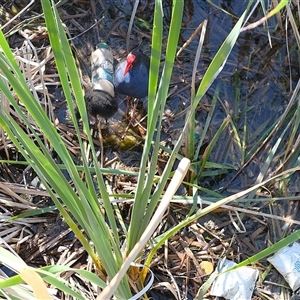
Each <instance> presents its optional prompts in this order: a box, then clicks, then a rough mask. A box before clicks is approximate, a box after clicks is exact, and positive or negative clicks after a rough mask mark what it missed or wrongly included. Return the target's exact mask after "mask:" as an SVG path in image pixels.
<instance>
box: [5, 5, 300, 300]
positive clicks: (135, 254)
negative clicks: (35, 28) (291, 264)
mask: <svg viewBox="0 0 300 300" xmlns="http://www.w3.org/2000/svg"><path fill="white" fill-rule="evenodd" d="M42 5H43V11H44V15H45V22H46V25H47V28H48V34H49V39H50V42H51V48H52V52H53V55H54V58H55V62H56V67H57V70H58V74H59V77H60V81H61V85H62V87H63V90H64V95H65V97H66V101H67V105H68V108H69V111H70V115H71V119H72V120H73V122H74V125H75V131H76V134H77V137H78V141H79V145H80V150H81V158H82V165H80V166H78V165H77V164H75V163H74V161H73V159H72V157H71V155H70V153H69V151H68V149H67V148H66V146H65V144H64V143H63V141H62V138H61V137H60V135H59V134H58V132H57V130H56V128H55V126H54V125H53V123H52V120H51V118H49V116H48V115H47V114H46V113H45V110H44V108H43V107H42V106H41V105H40V103H39V102H38V101H36V98H35V97H34V96H33V92H32V89H31V90H30V89H29V87H28V83H27V82H26V80H25V78H24V74H23V73H22V72H21V71H20V69H19V66H18V64H17V62H16V60H15V57H14V55H13V53H12V51H11V49H10V47H9V45H8V43H7V41H6V39H5V36H4V34H3V32H2V31H0V44H1V51H0V68H1V70H2V73H3V77H2V78H1V79H0V89H1V90H2V93H3V94H4V95H5V97H6V98H7V102H6V107H8V105H11V106H12V107H13V108H14V110H15V112H16V114H17V116H18V120H17V121H16V119H15V118H13V117H12V115H11V114H10V110H9V109H7V110H1V111H0V124H1V126H2V129H3V131H4V132H5V134H7V135H8V136H9V138H10V139H11V141H12V142H13V143H14V145H15V146H16V147H17V148H18V150H19V151H20V153H21V154H22V155H23V156H24V158H25V159H26V161H27V162H28V164H29V165H30V166H31V167H32V168H33V169H34V170H35V172H36V173H37V174H38V176H39V178H40V179H41V181H42V182H43V184H44V186H45V188H46V189H47V191H48V193H49V195H50V196H51V198H52V200H53V201H54V203H55V206H56V207H57V208H58V209H59V211H60V213H61V215H62V216H63V218H64V219H65V221H66V222H67V224H68V226H69V227H70V228H71V229H72V231H73V232H74V233H75V234H76V236H77V238H78V239H79V241H80V242H81V243H82V245H83V246H84V248H85V250H86V251H87V253H88V254H89V256H90V257H91V259H92V260H93V263H94V265H95V266H96V269H97V275H95V274H93V273H92V272H89V271H86V270H79V269H72V268H67V267H65V266H59V265H57V266H47V267H43V268H36V269H34V270H33V269H31V268H28V266H27V264H25V263H24V262H23V261H22V260H21V259H20V258H19V257H18V256H17V255H16V254H15V253H14V252H13V251H7V250H5V249H3V248H0V261H2V262H3V263H4V264H6V265H7V266H9V267H10V268H12V269H13V270H15V271H16V272H18V273H19V274H18V275H16V276H14V277H12V278H10V279H6V280H3V281H1V282H0V288H1V289H2V291H3V292H2V291H1V293H2V296H3V297H7V298H8V297H10V296H11V295H14V296H15V297H20V298H19V299H27V298H30V297H32V292H31V291H30V290H29V289H28V288H26V287H24V286H22V285H21V283H23V282H26V283H27V284H29V285H30V286H31V287H32V288H33V290H34V293H35V296H37V298H38V295H45V293H49V289H46V286H44V285H43V284H36V283H33V282H32V281H31V280H30V279H29V277H30V276H32V277H33V276H34V277H35V278H36V280H40V277H41V278H43V280H44V281H46V282H48V283H50V284H51V285H53V286H55V287H56V288H57V289H59V290H61V291H63V292H64V293H66V294H69V295H71V296H73V297H76V298H78V299H84V298H85V297H84V295H83V294H82V293H81V292H80V290H79V289H78V290H73V289H72V288H71V287H70V286H69V285H68V284H67V283H66V282H65V281H63V280H62V279H61V278H59V276H58V275H59V274H61V273H62V272H67V271H72V272H76V273H77V274H79V276H81V277H82V278H83V279H85V280H87V281H89V282H92V283H93V284H95V285H96V286H97V287H100V288H101V289H103V292H102V293H100V294H99V299H100V298H101V297H102V298H109V297H110V296H111V295H112V294H114V296H115V297H116V298H118V299H129V298H130V297H131V296H132V290H142V287H143V285H144V284H145V278H146V275H147V273H148V267H149V266H150V264H151V261H152V259H153V257H154V255H155V253H156V252H157V250H158V249H159V248H160V247H161V245H163V244H164V243H165V242H166V240H168V238H170V237H171V236H173V235H174V234H176V233H177V232H178V231H179V230H181V229H182V228H183V227H185V226H187V225H189V224H191V223H192V222H194V221H195V220H197V219H198V218H200V217H202V216H204V215H205V214H208V213H209V212H212V211H213V210H215V209H216V208H219V207H221V206H223V205H225V204H228V203H229V202H232V201H235V200H239V199H241V198H243V197H245V196H246V195H249V196H248V197H249V198H253V196H254V194H253V193H254V192H255V191H256V190H257V189H258V188H259V187H260V186H264V185H265V184H267V183H269V182H271V181H273V180H278V179H282V178H284V177H283V176H286V175H289V174H291V173H293V172H296V171H299V167H295V168H291V169H288V170H285V171H284V172H282V173H280V174H279V171H281V170H282V168H283V167H282V166H280V167H278V169H277V170H276V171H277V173H278V174H276V175H274V176H273V177H272V178H268V179H267V180H264V177H265V175H266V170H267V169H268V167H269V166H270V161H272V159H273V157H274V154H275V153H276V151H278V149H279V146H280V141H281V140H280V139H279V140H278V143H275V144H274V146H273V148H272V151H271V153H270V154H269V156H268V159H267V161H266V163H265V165H264V166H263V168H262V173H261V175H260V176H259V177H258V178H257V181H256V183H255V184H254V185H253V186H252V187H251V188H249V189H246V190H244V191H241V192H239V193H236V194H234V195H231V196H229V197H226V198H223V199H220V197H222V196H221V195H220V194H218V195H216V193H211V194H212V195H213V200H212V201H211V202H207V203H209V204H210V205H209V206H207V207H206V208H204V209H202V210H197V211H195V209H196V207H197V205H198V204H199V190H200V189H199V187H198V182H199V180H200V179H201V176H203V174H204V172H205V169H206V168H207V166H208V165H209V158H210V155H211V153H212V150H213V148H214V147H215V145H216V143H217V141H218V140H219V138H220V136H221V134H222V133H223V132H224V131H225V130H226V129H227V128H229V127H230V126H231V128H232V129H233V131H234V133H235V135H236V137H237V138H238V131H237V130H236V127H235V124H234V122H233V121H232V119H231V117H230V116H227V117H226V118H225V119H224V121H223V123H222V125H221V126H220V128H219V129H218V131H217V132H216V134H215V135H214V137H213V138H212V140H211V141H210V142H209V144H208V146H207V147H206V150H205V152H204V154H203V159H202V161H201V162H198V157H199V152H200V148H201V147H202V145H203V141H204V139H205V136H206V133H207V131H208V128H209V126H210V122H211V119H212V114H213V112H214V108H215V105H216V103H217V100H218V90H217V91H216V93H215V97H214V99H213V102H212V106H211V108H210V112H209V114H208V118H207V120H206V123H205V125H204V130H203V133H202V134H201V136H200V137H199V138H196V137H195V111H196V107H197V106H198V105H199V103H200V101H201V99H202V97H203V96H204V95H205V94H206V92H207V90H208V88H209V87H210V86H211V84H212V83H213V81H214V80H215V78H216V77H217V76H218V74H219V73H220V72H221V70H222V67H223V66H224V64H225V63H226V60H227V58H228V56H229V54H230V53H231V50H232V48H233V47H234V45H235V43H236V40H237V38H238V37H239V34H240V32H241V30H242V28H243V26H244V24H245V22H246V19H247V18H248V17H249V15H250V13H249V12H250V8H251V5H252V1H250V2H249V5H248V7H247V9H246V11H245V12H244V13H243V15H242V16H241V17H240V19H239V20H238V22H237V23H236V25H235V27H234V28H233V30H232V31H231V32H230V34H229V35H228V37H227V38H226V40H225V41H224V43H223V44H222V46H221V47H220V49H219V51H218V52H217V54H216V55H215V57H214V59H213V60H212V62H211V63H210V65H209V67H208V69H207V71H206V72H205V75H204V76H203V79H202V81H201V83H200V86H199V87H198V89H197V91H196V90H195V87H194V84H193V85H192V93H191V94H192V99H191V100H192V101H191V107H190V110H189V113H188V114H187V117H186V125H185V127H184V128H183V130H182V134H181V135H180V137H179V138H178V141H177V142H176V144H175V146H174V148H173V150H172V151H171V153H170V157H169V160H168V162H167V164H166V166H165V169H164V171H163V174H162V175H161V176H160V177H159V178H158V179H157V178H156V177H155V175H156V165H157V161H158V153H159V150H160V148H161V146H160V133H161V132H160V125H161V122H162V117H163V115H162V112H163V111H164V107H165V104H166V99H167V93H168V89H169V84H170V78H171V74H172V70H173V65H174V59H175V55H176V51H177V45H178V37H179V33H180V29H181V22H179V21H178V20H181V19H182V15H183V2H182V1H175V2H174V5H173V8H172V9H173V11H172V20H171V23H170V29H169V35H168V40H167V49H166V53H165V54H164V55H165V63H164V67H163V72H162V75H161V78H160V79H159V76H158V73H159V67H160V62H161V56H162V48H163V47H162V43H163V8H162V3H161V2H160V1H156V2H155V11H154V21H153V38H152V45H151V68H150V80H149V99H148V126H147V136H146V140H145V144H144V150H143V156H142V160H141V164H140V171H139V174H138V185H137V189H136V191H135V194H134V202H133V208H132V214H131V219H130V225H129V228H126V226H125V225H124V221H123V220H122V218H121V216H120V214H119V211H118V207H117V206H116V205H114V204H112V203H111V202H112V201H111V195H110V194H109V192H108V190H107V186H106V184H105V180H104V176H103V169H102V168H100V167H99V165H98V159H97V155H96V150H95V148H94V145H93V140H92V137H91V136H90V135H89V134H88V133H89V132H90V128H89V123H88V118H87V114H86V109H85V103H84V99H83V93H82V89H81V84H80V80H79V76H78V72H77V67H76V64H75V61H74V58H73V55H72V51H71V49H70V46H69V43H68V40H67V38H66V34H65V30H64V27H63V25H62V23H61V20H60V18H59V14H58V12H57V10H56V7H55V5H54V2H52V5H50V3H49V2H48V1H42ZM284 5H286V3H284V1H282V2H281V3H280V5H278V7H277V11H279V10H280V9H282V8H283V7H284ZM274 12H276V10H274V11H273V13H274ZM204 28H205V26H204ZM204 34H205V31H203V35H204ZM203 35H202V36H201V39H202V40H200V41H199V45H200V46H199V48H198V53H197V57H198V58H199V56H200V52H201V44H202V42H203ZM62 49H63V51H62ZM196 69H197V60H196V62H195V66H194V70H196ZM194 76H195V72H194ZM8 83H9V86H10V87H11V88H12V90H13V92H14V93H15V95H16V96H17V97H18V99H19V100H20V103H21V105H22V106H23V107H25V112H24V110H23V109H21V108H20V105H19V103H18V102H17V101H16V100H15V97H14V96H13V95H12V91H11V89H10V88H9V86H8ZM297 92H298V89H297V91H295V94H294V96H293V97H292V98H291V102H290V105H289V106H288V107H287V108H286V111H285V113H284V115H283V116H282V117H281V118H280V120H279V122H278V123H277V124H274V127H272V130H271V131H270V132H267V133H266V137H265V139H264V141H268V139H269V138H271V137H278V135H277V134H278V132H279V128H280V129H281V131H280V132H281V133H280V135H279V138H282V137H283V136H284V134H286V132H288V131H290V132H291V135H290V136H291V138H290V140H289V143H288V147H287V150H286V152H284V162H290V163H291V166H295V163H296V162H297V153H298V152H297V151H296V154H294V153H295V152H293V151H292V150H293V149H297V145H298V142H299V141H298V140H297V139H296V136H297V135H296V133H297V132H298V124H299V122H298V121H299V109H297V108H296V109H295V102H296V95H297ZM73 97H75V99H76V103H77V107H78V110H79V112H80V115H81V118H82V122H83V128H84V131H85V132H86V133H87V139H88V142H89V145H90V149H91V152H90V153H87V151H86V147H85V143H84V141H83V140H82V138H81V131H80V129H79V126H78V124H77V121H76V117H75V111H74V108H73ZM28 116H29V117H28ZM31 120H34V125H33V122H31ZM20 123H23V124H25V126H26V128H27V130H28V133H29V134H28V133H27V132H24V128H23V127H21V126H20ZM37 128H38V129H39V130H38V131H37ZM4 132H3V134H4ZM40 132H43V136H44V137H43V138H41V135H40ZM184 138H185V156H186V158H184V159H182V163H181V164H179V166H178V168H177V171H176V172H175V173H174V177H173V179H172V180H171V177H172V175H173V174H172V168H173V166H174V162H175V161H176V160H177V159H178V158H180V157H181V156H180V155H179V154H178V153H179V150H180V148H181V145H182V141H183V139H184ZM44 140H46V141H47V143H45V142H44ZM264 141H263V142H264ZM239 143H240V145H241V144H242V142H239ZM48 145H50V146H51V148H53V149H54V150H55V152H56V153H57V156H58V157H59V158H60V160H61V161H62V166H58V165H57V163H56V161H55V160H54V159H53V157H52V156H51V154H50V153H49V148H48ZM295 155H296V156H295ZM243 157H245V158H246V157H247V156H246V155H245V154H243ZM190 161H191V162H192V164H191V166H190V169H189V172H190V173H189V176H188V177H186V180H187V181H188V182H187V184H188V185H190V186H191V190H192V192H191V194H190V196H191V197H190V199H191V200H192V202H193V204H194V205H193V208H192V210H191V211H190V213H189V215H188V216H187V217H186V218H185V219H184V220H183V221H181V222H180V223H179V224H178V225H176V226H174V227H173V228H172V229H170V230H168V231H166V232H164V233H163V234H161V235H159V236H156V237H155V238H154V239H151V234H152V233H153V231H154V230H155V228H156V227H157V224H158V223H159V222H160V221H161V219H162V217H163V213H164V212H165V211H166V209H167V205H168V203H169V202H170V200H171V198H172V197H173V195H174V193H175V192H176V190H177V187H178V185H179V184H180V183H181V182H182V180H183V178H184V176H185V173H186V171H187V169H188V168H189V162H190ZM61 167H62V168H64V169H65V170H67V173H68V175H69V176H70V178H71V179H72V184H73V185H74V186H73V185H71V184H70V183H69V182H68V181H67V180H66V177H65V175H64V173H63V172H62V171H61ZM106 172H110V171H109V170H106ZM119 172H120V174H122V171H119ZM93 173H95V174H96V179H97V182H96V185H97V186H98V187H99V190H100V198H101V199H100V200H99V199H98V198H99V197H98V196H99V195H98V192H97V190H96V188H95V182H94V177H93ZM82 175H84V176H82ZM83 177H84V178H85V181H82V178H83ZM170 180H171V181H170ZM153 182H155V185H154V184H153ZM169 182H170V184H169V188H168V189H167V190H166V193H165V195H164V197H162V195H163V193H164V190H165V189H166V186H167V184H168V183H169ZM124 198H125V196H124ZM161 200H162V202H161V203H160V201H161ZM212 202H215V203H212ZM103 207H104V210H105V213H104V212H103V210H102V208H103ZM116 216H118V218H119V219H117V218H116ZM74 220H76V221H74ZM118 223H120V224H121V227H122V228H123V229H124V234H125V235H126V236H125V240H121V238H120V236H119V228H118ZM81 229H83V231H84V234H83V233H82V230H81ZM298 234H299V232H295V233H293V234H292V235H290V236H289V237H288V238H285V239H283V240H282V241H280V242H279V243H277V244H275V245H273V246H272V247H270V248H268V249H266V250H264V251H262V252H260V253H258V254H257V255H255V256H253V257H251V258H249V259H248V260H245V261H243V262H242V263H241V264H239V266H241V265H246V264H251V263H254V262H255V261H257V260H258V259H261V258H263V257H265V256H266V255H269V254H271V253H273V252H274V251H276V250H278V249H279V248H280V247H283V246H284V245H287V244H288V243H290V242H292V241H294V240H296V239H297V235H298ZM149 241H151V244H152V245H153V248H152V249H151V250H150V252H149V253H147V258H146V259H145V260H144V257H145V253H144V252H143V251H144V249H145V245H146V243H147V242H149ZM123 244H125V245H126V247H123ZM132 262H138V263H141V262H142V263H143V264H144V265H145V266H146V267H145V268H143V269H142V271H141V272H139V265H138V266H137V265H131V263H132ZM39 276H40V277H39ZM132 278H133V279H137V278H138V279H139V280H136V281H135V282H133V281H132V280H131V279H132ZM36 282H37V281H36ZM107 282H108V283H107ZM39 287H40V289H39ZM10 288H12V290H11V289H10ZM206 288H208V287H207V286H203V288H202V289H200V291H199V295H201V294H202V295H203V291H204V290H205V289H206ZM43 297H44V296H43ZM199 297H200V296H199Z"/></svg>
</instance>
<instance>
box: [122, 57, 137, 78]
mask: <svg viewBox="0 0 300 300" xmlns="http://www.w3.org/2000/svg"><path fill="white" fill-rule="evenodd" d="M135 61H136V56H135V55H134V54H133V53H129V54H128V55H127V59H126V67H125V69H124V73H123V76H125V75H126V74H127V73H128V72H129V71H130V70H131V69H132V67H133V64H134V62H135Z"/></svg>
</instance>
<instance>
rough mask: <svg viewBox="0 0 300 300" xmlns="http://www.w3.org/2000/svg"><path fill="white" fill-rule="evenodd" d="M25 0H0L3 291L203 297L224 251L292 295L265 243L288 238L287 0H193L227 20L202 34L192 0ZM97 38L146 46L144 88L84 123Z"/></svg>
mask: <svg viewBox="0 0 300 300" xmlns="http://www.w3.org/2000/svg"><path fill="white" fill-rule="evenodd" d="M33 2H34V1H31V2H30V3H28V6H23V7H18V5H17V4H16V6H15V7H13V6H3V7H2V8H1V9H2V11H3V14H1V22H2V27H1V30H0V45H1V46H0V72H1V77H0V90H1V92H0V93H1V94H0V99H1V100H0V101H1V109H0V125H1V128H0V133H1V137H0V141H1V142H0V149H1V153H0V154H1V164H2V170H1V171H0V176H1V184H0V189H1V198H0V203H1V227H2V229H1V232H2V233H1V235H0V237H1V246H0V262H1V265H2V267H1V270H0V272H1V273H0V295H1V297H2V298H6V299H11V298H13V299H33V298H34V297H35V298H38V299H65V298H67V297H68V296H67V295H69V296H70V297H71V298H73V299H109V298H111V297H112V296H114V297H115V298H116V299H138V298H140V297H143V298H145V299H146V298H147V297H158V298H159V299H161V298H162V297H163V296H164V295H166V297H167V298H168V297H169V298H170V297H173V298H174V299H191V298H198V299H203V297H206V298H209V297H210V298H209V299H213V296H210V295H209V290H210V287H211V284H212V282H213V280H214V279H215V278H216V276H217V275H218V270H219V269H218V268H217V264H218V261H219V260H221V259H222V258H224V257H227V258H228V259H230V260H233V261H235V262H237V263H239V264H238V266H237V267H241V266H244V265H250V266H252V267H253V268H256V269H258V270H259V271H260V273H261V276H260V287H259V286H257V288H256V290H255V296H257V297H261V298H263V299H268V297H270V296H272V297H274V295H276V294H280V293H281V294H282V293H285V294H286V295H289V296H290V294H291V293H290V291H289V289H288V288H287V286H286V285H280V283H281V282H282V281H283V279H282V278H281V277H280V276H279V275H278V273H276V272H275V271H274V269H272V268H271V265H270V264H269V263H268V262H267V260H266V257H268V256H269V255H271V254H273V253H274V252H276V251H278V250H279V249H281V248H282V247H284V246H286V245H288V244H290V243H292V242H294V241H296V240H297V239H298V238H299V229H298V228H299V223H300V222H299V221H297V208H298V202H297V201H296V200H299V196H298V191H299V189H298V188H297V184H298V176H297V175H298V172H299V170H300V167H299V151H300V150H299V149H300V147H299V119H300V118H299V107H300V106H299V86H300V85H299V81H298V80H299V68H298V66H299V57H298V54H297V53H298V51H299V46H300V39H299V31H298V26H297V24H298V23H299V20H298V19H297V15H296V14H295V13H293V12H295V11H296V10H297V9H299V7H298V6H297V5H296V3H294V2H293V1H290V2H288V1H281V2H280V3H279V4H277V5H274V6H272V5H270V7H266V6H264V2H263V1H261V2H254V1H248V3H247V5H245V7H244V8H243V9H244V11H240V8H239V9H238V11H239V14H237V13H235V12H234V9H232V8H231V7H230V5H229V6H226V5H225V4H224V3H223V6H219V5H216V4H214V3H212V2H211V1H207V2H203V3H202V5H203V6H205V7H206V8H207V10H210V9H213V10H212V12H213V14H220V15H221V16H222V17H223V18H224V20H225V19H226V18H229V17H230V18H231V20H232V21H233V22H232V23H230V26H231V24H233V26H232V28H231V27H230V28H229V27H228V26H229V25H228V24H227V25H226V28H222V26H221V25H215V28H217V29H219V30H220V31H221V30H223V29H224V30H225V31H226V29H227V28H229V29H228V32H226V33H224V32H221V33H222V36H224V39H222V41H219V40H216V41H215V42H214V43H212V42H211V41H210V34H211V33H209V30H208V29H213V28H214V27H213V26H212V25H211V24H210V22H211V19H210V18H211V16H209V15H207V18H206V19H204V18H202V16H201V14H200V13H199V17H198V19H197V18H196V19H194V21H197V22H198V21H199V22H198V24H197V26H195V24H194V26H193V28H192V29H191V28H190V27H189V26H188V25H186V24H189V21H190V18H191V17H192V16H193V15H196V14H197V13H198V9H199V10H200V7H201V6H200V5H196V3H194V4H193V3H191V2H190V1H186V2H184V1H173V2H172V3H167V2H168V1H167V2H166V3H162V1H155V2H154V3H153V4H151V5H153V6H151V13H150V10H149V9H145V8H144V9H143V7H142V4H141V3H140V4H139V2H138V1H136V2H135V4H134V5H132V7H131V4H130V3H128V6H129V7H130V9H131V11H130V13H128V10H127V7H125V8H123V7H118V6H116V5H115V4H114V5H112V6H110V7H106V5H105V3H104V2H101V5H100V6H101V7H98V5H96V2H95V1H90V2H91V4H92V5H91V6H90V9H89V10H86V11H85V9H86V6H87V4H86V3H83V2H82V3H80V4H77V5H78V6H76V5H75V6H73V7H72V6H70V4H67V3H60V2H59V3H57V4H55V3H54V1H48V0H43V1H41V4H39V3H35V4H34V5H33ZM138 4H139V5H138ZM149 5H150V4H149ZM227 5H228V4H227ZM139 9H140V10H139ZM201 9H202V7H201ZM16 10H17V11H16ZM148 10H149V11H148ZM201 11H202V10H201ZM119 14H120V15H121V17H118V15H119ZM99 15H101V16H103V18H102V19H100V20H98V21H95V20H92V22H91V16H93V17H96V16H99ZM200 16H201V17H200ZM224 16H225V17H224ZM218 17H219V15H218ZM23 18H24V19H23ZM76 18H79V20H80V21H81V22H82V23H81V24H79V23H78V22H77V21H76ZM16 19H18V20H20V22H17V23H15V22H14V20H16ZM92 19H93V18H92ZM199 19H201V21H200V20H199ZM88 20H89V22H90V23H88ZM103 20H104V21H103ZM181 20H182V21H181ZM220 20H221V18H220ZM226 20H227V19H226ZM91 24H93V25H92V26H91V27H88V26H90V25H91ZM124 24H125V25H124ZM123 26H125V28H126V30H125V33H124V28H123ZM262 26H263V28H264V29H263V31H262V30H261V28H262ZM108 28H112V29H111V30H110V31H109V34H108V33H107V32H108ZM115 28H119V31H118V35H117V34H116V30H115ZM78 30H79V31H80V34H78ZM122 30H123V31H122ZM255 30H257V32H255ZM260 30H261V31H260ZM250 32H255V34H253V36H254V40H253V41H252V38H253V36H251V34H250ZM293 36H294V37H295V38H293ZM103 40H104V41H105V42H107V43H108V44H109V45H110V46H111V47H112V49H113V51H114V54H115V58H120V57H121V56H122V53H121V50H120V48H123V49H125V48H127V50H130V49H131V48H132V47H134V46H136V44H139V46H140V47H144V48H145V50H146V52H147V54H148V55H149V56H150V73H149V90H148V97H147V101H146V103H145V101H144V102H143V101H140V102H134V103H130V101H127V105H125V104H124V103H123V102H124V101H122V100H121V97H120V96H119V108H120V109H119V111H121V112H119V113H118V114H117V115H116V116H115V118H112V119H110V120H109V121H108V122H104V120H98V122H96V124H90V122H89V121H90V120H89V117H88V115H87V113H86V107H85V101H84V89H85V87H86V86H88V85H89V82H88V81H89V78H88V75H89V71H88V69H89V62H88V61H87V59H86V58H87V57H88V54H89V55H90V53H91V51H93V48H94V47H95V45H96V44H97V42H100V41H103ZM120 41H122V42H120ZM120 44H122V47H121V46H120ZM83 45H84V46H83ZM262 46H263V47H264V48H265V49H264V51H262ZM237 49H238V50H237ZM275 59H278V62H276V63H274V60H275ZM295 65H297V68H295V67H294V66H295ZM273 68H274V69H273ZM270 74H273V75H274V77H272V78H269V77H268V75H270ZM276 76H277V77H276ZM269 87H270V88H269ZM187 91H188V92H187ZM266 91H267V92H266ZM123 100H124V99H123ZM170 100H171V101H170ZM74 101H75V102H76V107H77V108H78V112H79V114H80V117H81V119H80V121H78V119H77V117H76V113H77V112H76V111H75V108H74V107H75V105H74ZM125 102H126V101H125ZM124 111H126V112H124ZM66 115H67V117H66ZM124 149H126V151H124ZM99 152H100V154H99ZM213 271H214V272H213ZM276 276H277V277H276ZM270 278H271V279H270ZM274 278H275V279H274ZM270 282H271V283H270ZM272 282H273V283H274V286H273V285H272ZM24 283H25V284H24ZM275 283H276V284H275ZM261 286H264V287H266V288H265V289H264V288H262V287H261ZM157 293H159V294H157Z"/></svg>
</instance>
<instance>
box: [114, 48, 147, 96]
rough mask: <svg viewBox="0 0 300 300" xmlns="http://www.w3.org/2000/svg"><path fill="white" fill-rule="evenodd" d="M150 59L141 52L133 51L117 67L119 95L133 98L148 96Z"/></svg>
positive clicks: (115, 78) (116, 81) (116, 84)
mask: <svg viewBox="0 0 300 300" xmlns="http://www.w3.org/2000/svg"><path fill="white" fill-rule="evenodd" d="M149 66H150V58H149V57H148V56H147V55H145V54H143V53H142V52H141V51H140V50H132V51H131V52H130V53H129V54H128V55H127V57H126V58H125V59H123V60H122V61H121V62H120V63H119V64H118V65H117V67H116V70H115V73H114V86H115V89H116V91H117V92H118V93H120V94H123V95H127V96H131V97H133V98H138V99H140V98H143V97H146V96H147V95H148V80H149Z"/></svg>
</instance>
